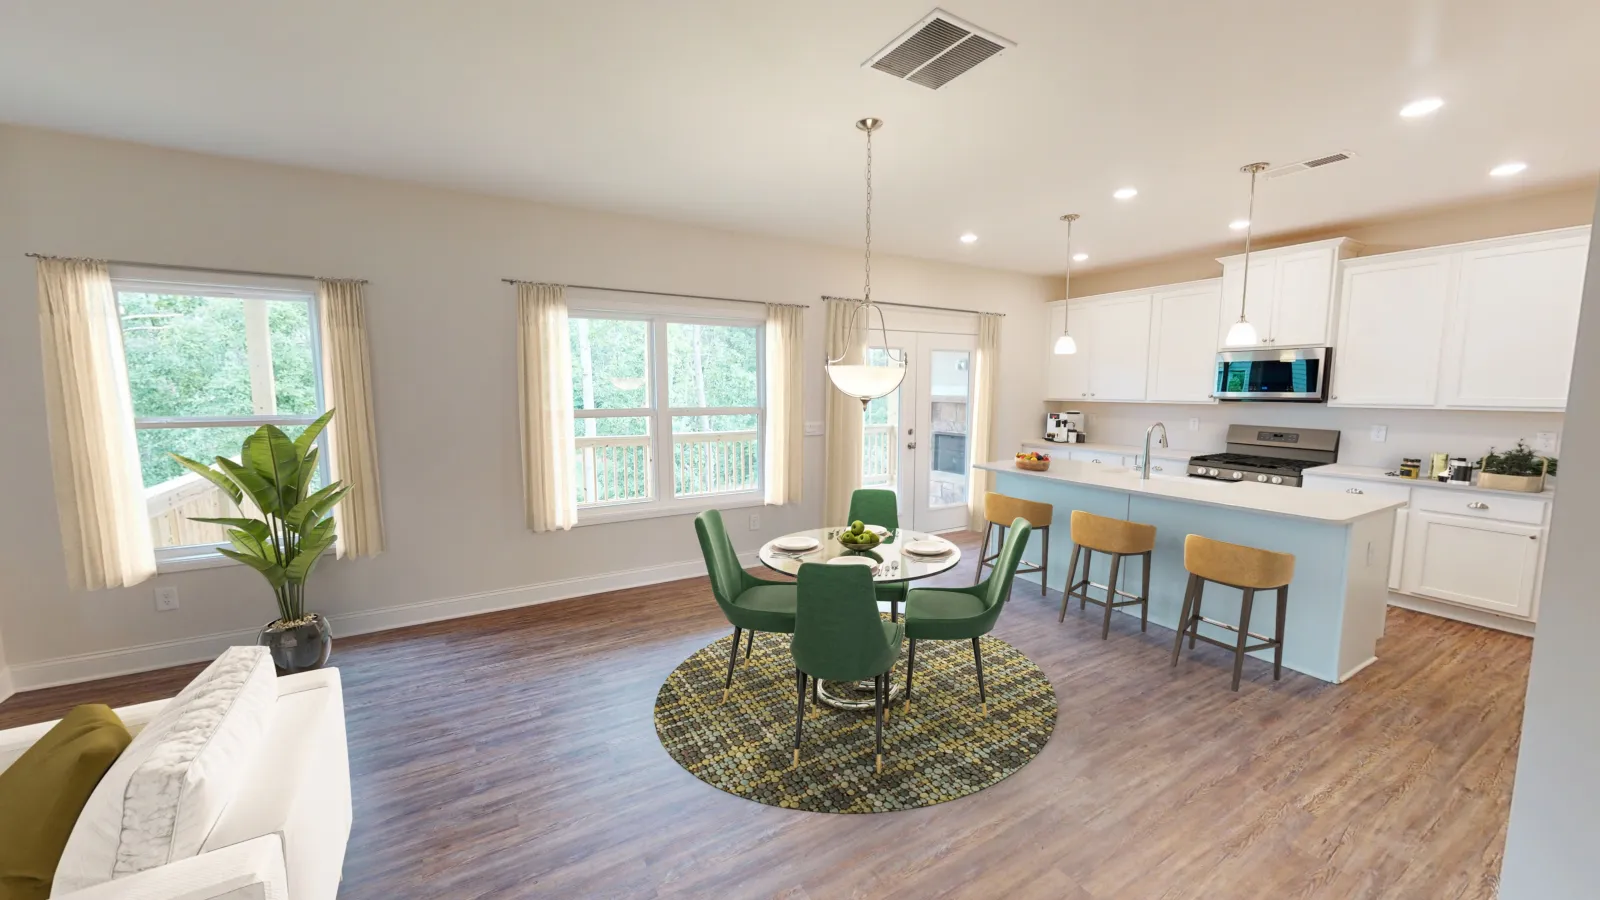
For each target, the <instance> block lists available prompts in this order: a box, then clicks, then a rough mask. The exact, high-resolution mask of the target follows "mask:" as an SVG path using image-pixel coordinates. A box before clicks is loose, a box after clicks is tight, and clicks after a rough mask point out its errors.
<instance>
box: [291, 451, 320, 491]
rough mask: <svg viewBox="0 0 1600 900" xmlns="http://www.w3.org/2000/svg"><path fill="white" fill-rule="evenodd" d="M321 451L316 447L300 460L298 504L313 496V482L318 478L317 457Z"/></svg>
mask: <svg viewBox="0 0 1600 900" xmlns="http://www.w3.org/2000/svg"><path fill="white" fill-rule="evenodd" d="M319 452H320V451H319V450H318V448H316V447H312V448H311V452H310V453H307V454H306V457H305V459H302V460H300V489H299V490H298V491H296V492H295V498H296V502H299V501H301V500H304V499H305V498H307V497H309V496H311V482H312V481H313V480H315V479H316V477H317V457H318V453H319Z"/></svg>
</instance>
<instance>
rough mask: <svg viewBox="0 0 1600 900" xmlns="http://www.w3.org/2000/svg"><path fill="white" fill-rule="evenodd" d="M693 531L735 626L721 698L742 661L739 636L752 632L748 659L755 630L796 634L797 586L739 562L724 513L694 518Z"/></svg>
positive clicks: (724, 609)
mask: <svg viewBox="0 0 1600 900" xmlns="http://www.w3.org/2000/svg"><path fill="white" fill-rule="evenodd" d="M694 530H695V533H696V534H697V535H699V537H700V552H701V553H702V554H704V555H705V558H706V574H708V575H710V576H711V596H712V597H715V598H716V601H717V606H719V607H721V608H722V614H723V615H724V616H726V617H727V619H728V623H729V624H731V625H732V626H733V651H732V652H731V653H729V655H728V677H727V680H726V681H724V682H723V685H722V699H723V700H724V701H726V700H727V699H728V691H729V689H731V688H732V687H733V666H734V664H735V663H736V662H738V661H739V635H740V633H741V632H744V631H749V632H750V639H749V642H748V643H747V645H746V647H745V659H746V660H748V659H749V658H750V652H751V651H752V650H753V649H754V648H755V633H756V632H758V631H764V632H768V633H770V634H793V633H794V604H795V591H796V588H795V585H794V583H793V582H789V581H767V580H765V579H762V578H757V577H755V576H754V575H751V574H750V573H749V572H746V571H745V570H744V567H743V566H741V565H739V554H738V553H736V552H734V549H733V542H732V541H730V540H728V531H727V529H726V528H723V527H722V513H720V512H717V511H716V510H714V509H708V510H706V511H705V512H703V513H701V514H700V515H698V516H695V517H694Z"/></svg>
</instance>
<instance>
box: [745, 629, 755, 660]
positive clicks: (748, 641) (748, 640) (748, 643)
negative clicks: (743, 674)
mask: <svg viewBox="0 0 1600 900" xmlns="http://www.w3.org/2000/svg"><path fill="white" fill-rule="evenodd" d="M755 647H756V630H755V629H754V628H752V629H750V633H749V634H748V635H746V636H745V639H744V661H745V662H749V661H750V654H751V653H753V652H754V651H755Z"/></svg>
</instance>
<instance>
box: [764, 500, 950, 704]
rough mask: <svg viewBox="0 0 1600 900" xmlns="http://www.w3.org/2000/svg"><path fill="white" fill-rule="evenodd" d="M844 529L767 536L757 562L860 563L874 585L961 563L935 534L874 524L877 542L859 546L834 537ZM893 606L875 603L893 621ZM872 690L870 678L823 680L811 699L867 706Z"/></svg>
mask: <svg viewBox="0 0 1600 900" xmlns="http://www.w3.org/2000/svg"><path fill="white" fill-rule="evenodd" d="M849 530H850V529H849V526H845V525H838V526H834V527H831V528H809V529H806V530H803V531H796V532H793V533H790V534H786V535H782V536H781V537H776V538H773V539H772V540H770V541H768V542H766V543H765V544H763V545H762V546H761V552H760V554H759V556H760V558H761V564H762V565H764V566H766V567H767V568H769V569H772V570H773V571H776V572H782V573H784V574H785V575H799V574H800V567H801V566H803V565H806V564H807V563H823V564H827V565H863V566H869V567H871V569H872V581H873V583H874V584H903V583H908V582H912V581H919V580H921V579H924V578H932V577H933V576H935V575H941V574H943V573H945V572H948V571H950V570H951V569H954V568H955V567H956V566H957V565H958V564H959V563H960V562H961V548H960V547H957V546H956V545H955V544H954V543H951V542H950V541H948V540H945V539H944V538H942V537H940V536H939V535H937V534H931V533H928V532H924V531H913V530H911V529H908V528H897V529H893V530H890V529H885V528H878V527H874V528H873V530H874V531H875V532H876V533H877V534H878V535H879V537H880V540H879V542H878V543H877V544H876V545H873V546H872V547H871V548H870V549H861V548H854V547H851V546H849V545H848V544H845V543H843V542H841V541H840V540H839V535H840V534H842V533H844V532H846V531H849ZM898 607H899V601H898V600H891V601H889V602H888V603H879V604H878V608H879V610H880V611H886V612H888V613H889V618H890V620H891V621H894V620H898V619H899V609H898ZM901 691H902V688H901V687H900V686H899V685H898V684H891V686H890V689H889V698H888V699H889V700H891V701H892V700H894V699H895V698H896V697H898V696H900V694H901ZM872 692H873V685H872V682H871V681H854V682H833V681H824V682H822V683H821V684H819V685H818V687H817V699H818V700H820V701H821V702H823V703H826V704H828V705H829V706H832V707H834V708H835V709H845V710H853V711H861V710H870V709H872V708H873V706H874V702H873V697H872Z"/></svg>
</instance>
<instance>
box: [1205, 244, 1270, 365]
mask: <svg viewBox="0 0 1600 900" xmlns="http://www.w3.org/2000/svg"><path fill="white" fill-rule="evenodd" d="M1277 277H1278V261H1277V260H1276V259H1271V258H1268V259H1252V260H1251V261H1250V296H1249V297H1246V298H1245V304H1244V307H1245V316H1246V318H1248V319H1249V320H1250V324H1251V325H1254V326H1255V327H1256V338H1257V342H1256V343H1254V344H1250V345H1245V346H1248V347H1265V346H1267V338H1269V337H1270V336H1271V335H1272V290H1273V281H1274V280H1275V279H1276V278H1277ZM1243 290H1244V266H1243V265H1241V264H1239V263H1235V264H1233V265H1231V266H1223V267H1222V306H1221V308H1220V310H1219V312H1218V315H1217V347H1218V348H1219V349H1223V350H1238V349H1240V347H1229V346H1228V329H1229V328H1232V327H1233V323H1235V322H1237V321H1239V294H1240V292H1241V291H1243Z"/></svg>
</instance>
